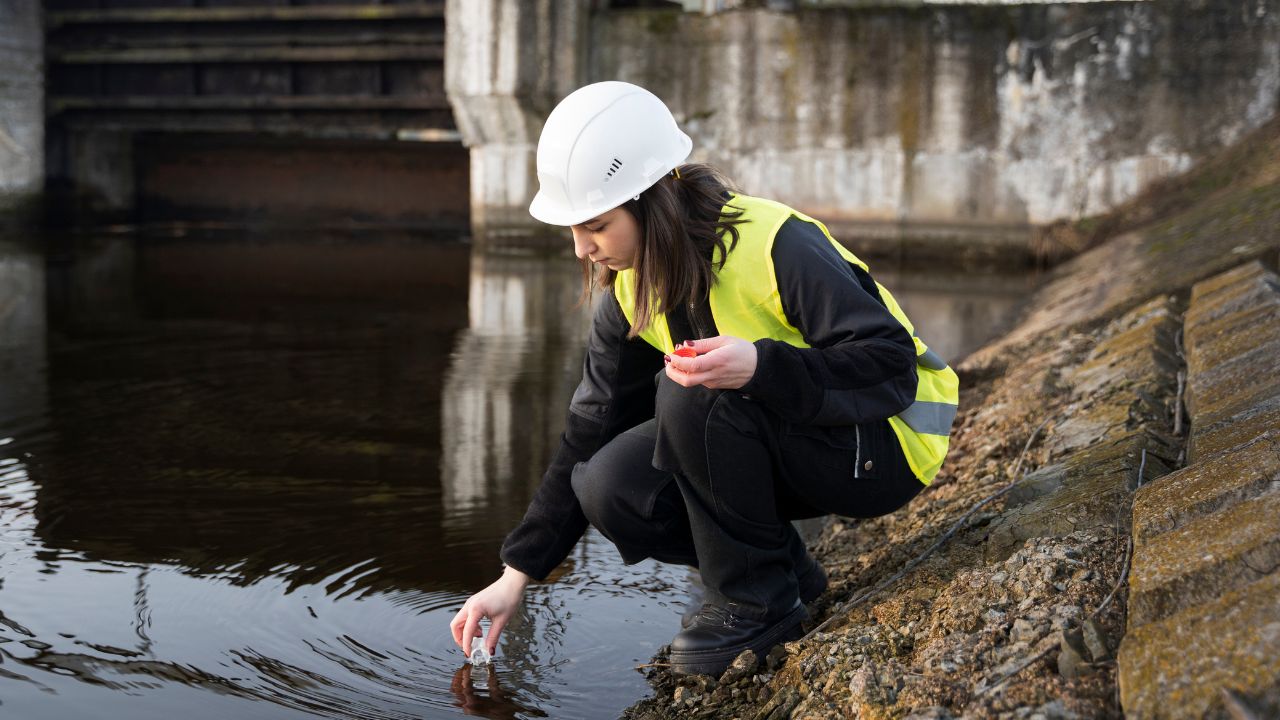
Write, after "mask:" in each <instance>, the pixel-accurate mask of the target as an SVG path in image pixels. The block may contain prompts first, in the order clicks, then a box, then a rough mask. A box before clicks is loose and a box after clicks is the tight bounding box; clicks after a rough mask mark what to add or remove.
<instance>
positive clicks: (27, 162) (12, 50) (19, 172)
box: [0, 2, 44, 211]
mask: <svg viewBox="0 0 1280 720" xmlns="http://www.w3.org/2000/svg"><path fill="white" fill-rule="evenodd" d="M40 12H41V8H40V3H35V2H3V3H0V211H3V210H6V209H8V208H10V207H11V206H13V205H17V204H19V203H21V202H22V201H23V199H24V198H27V197H29V196H32V195H35V194H37V193H38V192H39V191H40V189H41V185H43V183H44V63H43V62H42V58H43V55H44V35H43V32H42V28H41V23H40Z"/></svg>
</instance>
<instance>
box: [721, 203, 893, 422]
mask: <svg viewBox="0 0 1280 720" xmlns="http://www.w3.org/2000/svg"><path fill="white" fill-rule="evenodd" d="M773 262H774V272H775V275H776V277H777V280H778V292H779V294H780V295H781V300H782V309H783V312H784V313H785V315H786V317H787V320H788V322H790V323H791V324H792V326H794V327H795V328H796V329H797V330H799V331H800V333H801V335H802V336H803V337H804V340H805V342H806V343H808V344H809V345H810V346H811V347H808V348H799V347H795V346H793V345H789V344H787V343H785V342H781V341H778V340H772V339H768V338H765V339H761V340H757V341H756V342H755V346H756V350H757V363H756V372H755V375H754V376H752V378H751V380H750V381H749V382H748V383H747V384H746V385H744V386H743V387H742V388H741V390H742V392H744V393H747V394H749V395H751V397H753V398H755V399H756V400H758V401H760V402H762V403H764V404H765V406H766V407H769V408H770V409H772V410H773V411H775V412H777V413H778V414H779V415H780V416H782V418H783V419H784V420H787V421H789V422H792V423H796V424H801V425H824V426H835V425H853V424H856V423H863V422H869V421H875V420H884V419H886V418H889V417H892V416H893V415H896V414H898V413H900V412H902V410H904V409H905V408H906V407H907V406H908V405H910V404H911V403H912V402H913V401H914V399H915V392H916V382H917V377H916V353H915V343H914V342H913V341H912V339H911V335H910V334H909V333H908V332H907V330H906V328H905V327H903V325H902V323H900V322H898V320H897V318H895V317H893V315H892V314H891V313H890V312H889V311H888V309H887V308H886V307H885V305H884V303H883V301H882V300H881V298H880V293H879V290H878V289H877V288H876V284H875V282H874V281H872V279H871V276H870V275H868V274H867V273H866V271H864V270H863V269H862V268H860V267H858V266H857V265H853V264H851V263H849V262H848V261H846V260H845V259H844V258H843V257H841V255H840V253H839V252H837V251H836V249H835V248H834V247H833V246H832V245H831V242H830V241H829V240H828V239H827V237H826V235H824V234H823V233H822V230H821V229H820V228H818V227H817V226H816V225H814V224H812V223H808V222H805V221H803V220H800V219H799V218H796V217H792V218H790V219H789V220H787V221H786V222H785V223H783V225H782V227H781V228H780V229H779V230H778V234H777V236H776V237H775V239H774V246H773Z"/></svg>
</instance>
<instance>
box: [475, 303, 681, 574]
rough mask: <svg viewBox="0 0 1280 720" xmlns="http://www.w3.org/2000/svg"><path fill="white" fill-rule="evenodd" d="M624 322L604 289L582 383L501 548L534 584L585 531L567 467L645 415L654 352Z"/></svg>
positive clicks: (657, 359) (658, 361) (649, 412)
mask: <svg viewBox="0 0 1280 720" xmlns="http://www.w3.org/2000/svg"><path fill="white" fill-rule="evenodd" d="M629 330H630V324H629V323H628V322H627V319H626V317H625V316H624V315H623V314H622V308H621V307H619V305H618V300H617V298H616V297H614V294H613V293H612V292H607V293H605V294H604V296H603V297H601V298H600V300H599V303H598V304H597V306H596V310H595V314H594V315H593V317H592V320H591V332H590V335H589V336H588V338H587V353H586V359H585V360H584V361H583V368H582V381H581V382H580V383H578V388H577V390H576V391H575V392H574V393H573V399H572V400H571V401H570V402H569V412H568V417H567V419H566V422H565V431H564V433H563V434H562V435H561V436H560V446H559V448H558V449H557V450H556V454H555V456H554V457H553V458H552V460H551V465H550V466H549V467H548V468H547V471H546V473H545V474H544V475H543V476H542V483H541V484H540V485H539V486H538V489H537V491H535V492H534V495H533V499H532V500H531V501H530V503H529V508H528V510H526V511H525V515H524V519H523V520H521V522H520V524H519V525H517V526H516V528H515V529H514V530H512V531H511V532H510V534H508V535H507V538H506V541H505V542H503V544H502V551H501V553H500V554H501V556H502V561H503V562H504V563H506V564H507V565H509V566H511V567H513V568H515V569H517V570H520V571H521V572H523V573H525V574H526V575H529V576H530V577H532V578H534V579H537V580H542V579H545V578H546V577H547V575H548V574H549V573H550V572H551V571H552V570H553V569H555V567H556V566H557V565H559V564H560V563H561V562H563V561H564V559H565V558H566V557H567V556H568V555H569V551H571V550H572V549H573V546H574V544H575V543H577V542H578V540H579V539H580V538H581V537H582V533H583V532H584V531H585V530H586V529H587V519H586V516H585V515H583V514H582V507H581V506H580V505H579V504H578V498H577V496H576V495H575V494H574V492H573V486H572V485H571V484H570V476H571V473H572V472H573V467H574V465H576V464H578V463H580V462H584V461H586V460H588V459H589V458H590V457H591V456H592V455H594V454H595V452H596V450H598V449H600V448H601V447H602V446H603V445H604V444H605V443H607V442H609V441H610V440H612V439H613V438H614V437H615V436H617V435H618V434H619V433H621V432H623V431H625V430H627V429H630V428H632V427H634V426H636V425H639V424H640V423H642V422H644V421H645V420H648V419H649V418H651V417H653V407H654V375H655V374H656V373H657V372H658V371H659V370H661V369H662V367H663V363H662V353H661V352H660V351H658V350H657V349H656V348H654V347H653V346H651V345H649V344H648V343H647V342H645V341H644V340H641V339H639V338H636V339H634V340H628V339H627V332H628V331H629Z"/></svg>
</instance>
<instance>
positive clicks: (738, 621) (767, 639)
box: [670, 599, 808, 676]
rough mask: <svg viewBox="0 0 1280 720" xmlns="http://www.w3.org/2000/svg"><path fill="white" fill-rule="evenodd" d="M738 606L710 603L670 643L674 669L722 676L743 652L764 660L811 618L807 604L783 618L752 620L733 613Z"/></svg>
mask: <svg viewBox="0 0 1280 720" xmlns="http://www.w3.org/2000/svg"><path fill="white" fill-rule="evenodd" d="M734 609H735V603H733V602H730V603H729V607H721V606H719V605H712V604H711V603H707V604H705V605H703V606H702V610H701V611H700V612H699V613H698V614H697V615H696V616H694V618H693V622H692V623H690V624H689V627H687V628H685V629H684V630H681V631H680V632H679V633H677V634H676V636H675V639H673V640H672V641H671V656H670V660H671V669H672V671H673V672H675V673H677V674H683V675H716V676H718V675H720V674H721V673H722V672H724V670H725V668H727V667H729V664H730V663H732V662H733V659H734V658H736V657H738V655H739V654H741V653H742V651H743V650H747V649H750V650H751V651H752V652H754V653H755V654H756V657H764V656H765V655H766V654H768V652H769V649H770V648H772V647H773V646H774V645H777V644H778V643H781V642H786V641H788V640H794V639H796V638H798V637H800V634H801V628H800V623H801V622H802V621H803V620H804V619H805V618H806V617H808V613H807V612H805V609H804V605H802V604H800V600H799V599H797V600H796V602H795V605H793V606H792V607H791V608H790V609H789V610H787V611H785V612H783V613H782V614H781V615H780V616H775V617H772V618H771V617H769V616H765V618H763V619H761V620H753V619H750V618H746V617H742V616H741V615H738V614H736V613H734Z"/></svg>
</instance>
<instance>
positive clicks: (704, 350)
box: [666, 335, 756, 390]
mask: <svg viewBox="0 0 1280 720" xmlns="http://www.w3.org/2000/svg"><path fill="white" fill-rule="evenodd" d="M684 347H691V348H693V349H694V350H696V351H697V353H698V355H697V357H691V358H690V357H681V356H680V355H675V354H672V355H668V356H666V357H667V377H669V378H671V379H672V380H673V381H674V382H676V383H679V384H680V385H683V386H685V387H693V386H694V385H705V386H707V387H709V388H713V389H717V390H737V389H738V388H740V387H742V386H743V385H746V384H747V383H748V382H749V381H750V380H751V377H752V376H753V375H755V374H756V346H755V345H754V344H752V343H750V342H748V341H746V340H743V339H742V338H739V337H733V336H731V335H717V336H716V337H713V338H706V339H705V340H689V341H687V342H686V343H685V345H684Z"/></svg>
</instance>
